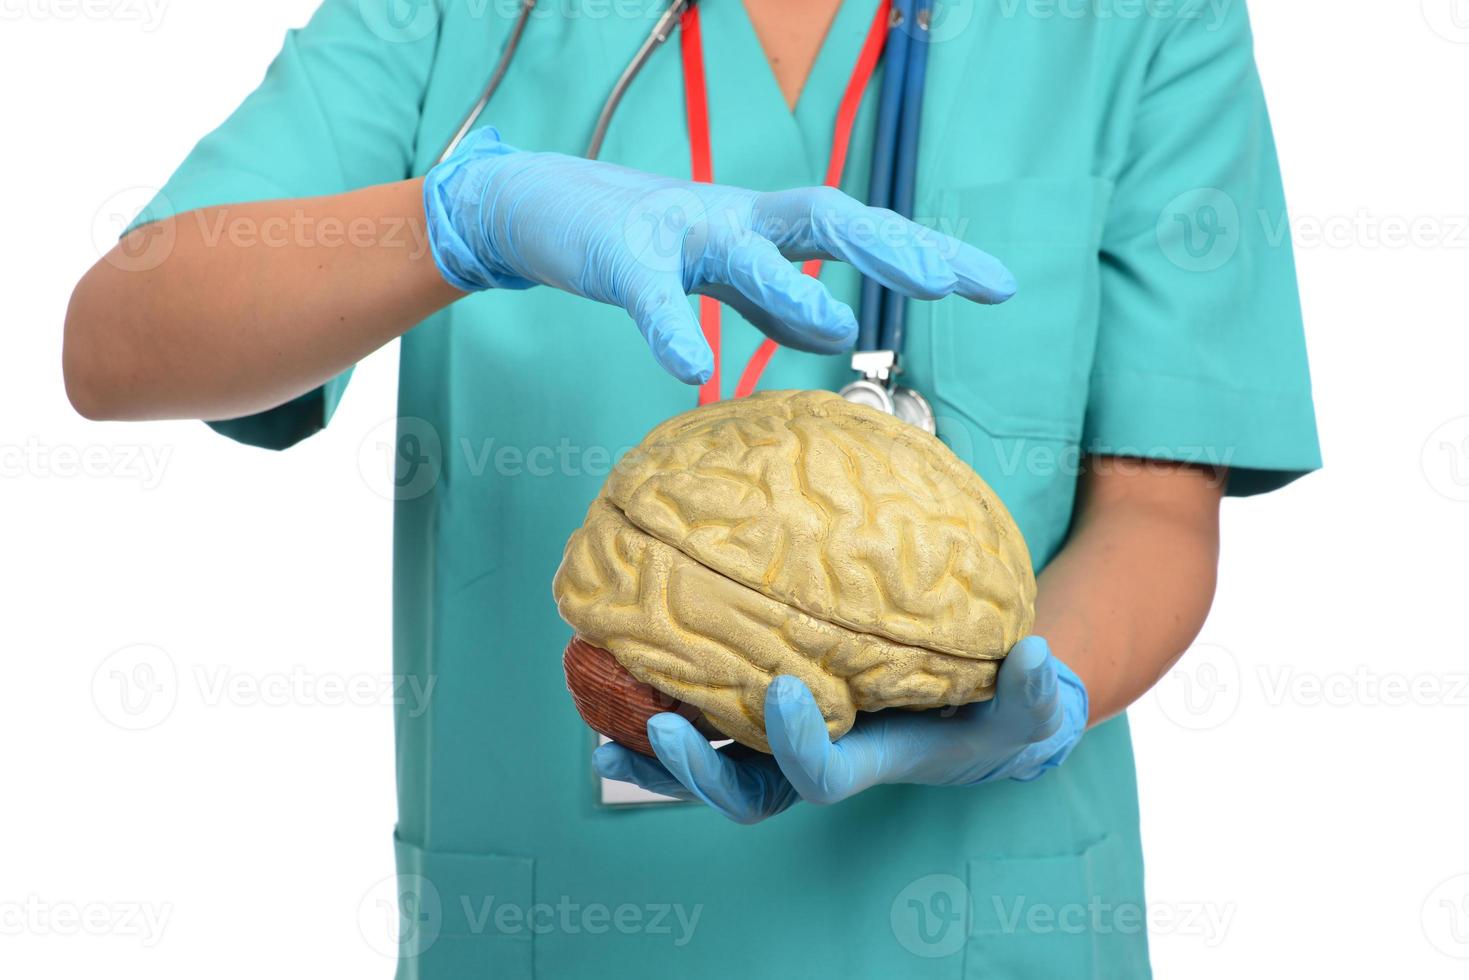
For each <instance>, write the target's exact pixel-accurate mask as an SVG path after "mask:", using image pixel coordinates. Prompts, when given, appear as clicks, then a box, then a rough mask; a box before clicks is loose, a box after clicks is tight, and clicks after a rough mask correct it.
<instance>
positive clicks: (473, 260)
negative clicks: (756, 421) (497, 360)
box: [423, 128, 1015, 384]
mask: <svg viewBox="0 0 1469 980" xmlns="http://www.w3.org/2000/svg"><path fill="white" fill-rule="evenodd" d="M423 196H424V208H425V212H426V214H427V217H428V237H429V244H430V246H431V247H432V249H433V255H434V261H435V262H436V263H437V265H438V267H439V271H440V272H442V273H443V276H444V278H445V279H447V280H448V281H449V283H450V284H452V285H453V286H455V287H457V288H459V289H462V290H465V291H466V292H473V291H476V290H481V289H490V288H499V289H525V288H528V287H530V286H533V285H536V284H538V283H541V284H545V285H549V286H555V287H556V288H558V289H564V290H566V291H568V292H571V293H575V294H576V295H578V296H586V297H589V298H591V299H595V300H599V301H601V302H603V303H611V304H613V305H616V306H620V307H622V308H624V309H625V310H627V311H628V313H630V314H632V317H633V319H634V320H636V321H637V325H638V328H639V329H640V330H641V331H642V332H643V336H644V338H645V339H646V340H647V341H648V346H649V347H651V348H652V350H653V356H654V357H656V358H657V360H658V363H659V364H661V365H662V366H663V367H664V368H665V369H666V370H667V371H669V373H671V374H673V375H674V376H675V377H677V378H678V379H680V380H681V381H684V382H687V383H690V384H701V383H703V382H704V381H706V380H708V378H709V376H710V375H711V374H712V372H713V370H714V357H713V354H712V353H711V352H710V350H709V345H708V344H707V343H705V341H704V335H703V332H702V331H701V330H700V329H699V322H698V319H697V318H696V317H695V316H694V312H693V310H692V309H691V308H690V305H689V303H688V301H687V299H686V297H687V295H688V294H689V293H702V294H705V295H708V296H712V297H714V298H716V299H718V300H720V301H721V302H723V303H727V304H729V305H730V306H732V307H733V308H735V309H736V310H737V311H738V312H739V313H741V314H742V315H743V316H745V318H746V319H748V320H749V321H750V322H751V323H753V324H754V325H755V326H757V327H759V328H760V329H761V330H762V331H764V332H765V333H766V334H767V335H768V336H769V337H771V338H772V339H774V340H776V341H778V342H779V343H781V344H784V345H786V346H787V347H792V348H795V349H796V350H804V351H812V352H815V353H823V354H834V353H838V352H840V351H843V350H846V349H847V348H849V347H851V346H852V343H853V340H854V339H855V337H856V332H857V321H856V318H855V317H854V316H853V315H852V311H851V309H850V308H849V307H848V306H847V305H846V304H844V303H841V302H838V301H837V300H836V299H835V298H834V297H833V296H832V295H831V294H830V293H829V292H827V289H826V287H825V286H823V285H822V284H821V283H820V282H819V281H817V280H816V279H814V278H812V277H810V276H806V275H803V274H802V273H801V272H800V271H799V270H798V269H796V268H794V267H793V266H792V265H791V262H792V261H800V260H804V259H809V258H835V259H841V260H842V261H845V262H850V263H851V264H852V265H854V266H856V267H857V268H858V269H859V270H860V271H861V272H862V273H863V274H864V275H867V276H871V277H873V278H874V279H877V280H878V281H879V282H881V283H882V284H883V285H884V286H887V287H888V288H890V289H894V290H896V291H898V292H901V293H904V294H906V295H908V296H913V297H916V298H919V299H938V298H940V297H942V296H947V295H949V294H950V293H958V294H959V295H960V296H964V297H966V298H968V299H972V300H975V301H977V302H980V303H1001V302H1004V301H1005V300H1007V299H1009V298H1010V297H1011V296H1012V295H1014V293H1015V280H1014V278H1013V277H1012V276H1011V275H1010V273H1009V271H1007V270H1006V269H1005V267H1004V266H1003V265H1001V264H1000V263H999V262H998V261H997V260H995V259H994V258H992V257H990V256H988V255H986V254H984V253H983V252H981V251H979V250H978V249H976V248H974V247H972V246H970V245H967V244H965V243H963V242H961V241H959V240H957V239H954V238H950V237H949V236H947V235H941V234H939V233H937V232H934V231H930V230H929V229H927V228H924V227H922V226H921V225H917V224H914V223H913V222H911V221H908V220H906V219H904V218H901V217H899V216H898V215H897V214H895V213H893V212H891V211H886V210H882V209H878V208H869V207H864V206H863V205H861V204H858V203H857V202H856V201H854V200H852V199H851V198H849V197H847V196H846V195H845V194H842V193H841V192H840V191H837V190H834V189H832V188H827V187H814V188H805V189H800V190H790V191H780V192H775V193H768V194H759V193H756V192H754V191H747V190H742V189H739V188H735V187H724V186H721V185H718V184H695V183H690V182H689V181H684V180H674V179H671V178H667V177H656V176H653V175H651V174H646V173H641V172H639V171H636V170H629V169H627V168H625V167H618V166H614V165H612V164H608V163H597V162H595V161H591V160H584V159H581V158H579V157H569V156H563V155H561V154H559V153H530V152H525V151H521V150H517V149H515V148H514V147H512V146H507V145H506V144H504V143H502V142H500V136H499V134H498V133H497V132H496V131H495V130H494V129H492V128H491V129H483V130H480V131H478V132H476V133H474V134H473V135H472V136H470V137H469V138H468V139H466V140H465V141H464V142H463V143H462V144H461V145H460V147H459V149H458V150H457V151H456V152H455V154H454V155H453V156H452V157H450V158H449V159H448V160H446V161H444V162H443V163H441V164H439V165H438V166H436V167H434V168H433V169H432V170H430V171H429V173H428V176H427V177H426V178H425V180H424V185H423Z"/></svg>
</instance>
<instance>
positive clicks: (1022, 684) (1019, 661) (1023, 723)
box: [991, 636, 1064, 745]
mask: <svg viewBox="0 0 1469 980" xmlns="http://www.w3.org/2000/svg"><path fill="white" fill-rule="evenodd" d="M1056 664H1057V661H1056V659H1055V658H1054V657H1053V656H1052V655H1051V648H1050V645H1049V644H1047V643H1046V641H1045V640H1043V639H1042V638H1041V637H1039V636H1028V637H1026V638H1025V639H1023V640H1021V641H1020V642H1019V643H1017V644H1015V648H1014V649H1013V650H1011V651H1010V654H1009V656H1007V657H1006V658H1005V661H1004V662H1003V663H1002V664H1000V676H999V679H998V680H997V681H996V689H995V709H994V714H993V715H992V716H991V719H992V723H993V724H996V725H998V726H999V727H1000V728H1001V729H1002V730H1003V731H1005V732H1007V733H1009V734H1010V735H1011V736H1012V737H1013V738H1015V739H1016V740H1017V741H1020V742H1023V743H1025V744H1027V745H1029V744H1034V743H1037V742H1043V741H1045V740H1046V739H1048V738H1050V737H1051V736H1052V735H1054V734H1056V732H1057V731H1059V730H1060V728H1061V724H1062V721H1063V720H1064V719H1063V716H1062V710H1061V692H1060V681H1059V678H1058V677H1057V673H1056Z"/></svg>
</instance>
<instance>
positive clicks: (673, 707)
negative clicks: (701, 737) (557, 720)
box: [561, 636, 701, 755]
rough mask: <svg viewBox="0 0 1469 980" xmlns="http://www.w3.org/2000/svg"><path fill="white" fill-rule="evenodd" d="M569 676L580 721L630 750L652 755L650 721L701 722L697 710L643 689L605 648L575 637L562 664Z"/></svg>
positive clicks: (646, 686) (568, 685)
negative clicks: (666, 717) (668, 716)
mask: <svg viewBox="0 0 1469 980" xmlns="http://www.w3.org/2000/svg"><path fill="white" fill-rule="evenodd" d="M561 666H562V668H563V669H564V670H565V671H566V689H567V690H568V691H570V692H571V699H572V701H574V702H575V703H576V710H577V711H578V712H580V714H581V716H582V720H583V721H585V722H586V723H587V726H588V727H589V728H591V729H592V730H593V731H595V732H600V733H601V734H603V735H606V736H607V737H608V738H610V739H612V740H613V741H614V742H618V743H620V744H622V745H626V746H627V747H628V748H630V749H636V750H637V751H639V752H641V753H643V754H644V755H652V754H653V747H652V746H651V745H650V744H648V719H649V718H651V717H653V716H654V715H656V714H659V713H660V712H664V711H672V712H674V713H675V714H680V715H683V716H684V717H685V718H687V719H688V720H689V721H691V722H699V721H700V720H701V719H700V717H699V709H698V708H695V707H694V706H693V705H690V704H684V703H683V702H682V701H679V700H677V699H676V698H672V697H669V696H668V695H667V694H664V693H663V692H662V691H659V690H658V689H657V688H655V687H653V686H652V685H651V684H644V683H643V682H642V681H640V680H638V679H637V678H636V677H634V676H633V675H632V674H629V673H628V672H627V668H625V667H623V666H622V665H621V664H619V663H618V662H617V658H616V657H614V656H612V654H610V653H608V652H607V651H606V650H603V649H602V648H601V647H596V646H592V644H590V643H588V642H587V641H586V640H583V639H582V638H581V637H579V636H573V637H572V638H571V642H570V643H568V644H567V645H566V653H565V654H564V655H563V656H562V658H561Z"/></svg>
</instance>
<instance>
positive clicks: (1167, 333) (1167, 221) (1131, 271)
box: [1083, 4, 1321, 496]
mask: <svg viewBox="0 0 1469 980" xmlns="http://www.w3.org/2000/svg"><path fill="white" fill-rule="evenodd" d="M1210 9H1212V10H1213V12H1212V13H1207V14H1206V13H1205V8H1204V7H1203V5H1199V6H1198V8H1197V9H1195V8H1191V7H1188V6H1184V7H1180V8H1179V11H1180V12H1179V14H1178V15H1177V19H1176V20H1174V21H1172V22H1171V23H1169V24H1168V26H1167V33H1166V35H1165V36H1164V37H1163V38H1162V39H1161V42H1160V44H1159V46H1158V47H1157V49H1156V50H1155V52H1154V54H1153V58H1152V61H1151V63H1150V65H1149V68H1148V71H1147V76H1146V79H1145V81H1144V84H1143V91H1142V95H1141V98H1140V100H1139V103H1138V105H1137V108H1136V116H1135V118H1134V120H1133V124H1132V132H1131V138H1130V145H1129V148H1128V151H1127V156H1126V159H1125V160H1124V162H1123V164H1122V166H1121V168H1120V170H1119V172H1118V173H1117V177H1116V186H1115V189H1114V192H1113V196H1112V199H1111V204H1110V209H1109V212H1108V215H1107V220H1106V224H1105V231H1104V234H1103V242H1102V269H1101V316H1100V326H1099V332H1098V337H1097V349H1096V355H1095V359H1094V361H1093V367H1092V376H1091V387H1090V395H1089V400H1088V404H1087V412H1086V422H1085V428H1084V433H1083V445H1084V446H1085V448H1086V450H1087V451H1088V452H1090V453H1095V454H1098V455H1118V456H1141V457H1145V458H1165V459H1181V460H1185V461H1189V462H1198V463H1203V464H1211V465H1217V466H1226V467H1228V468H1229V470H1230V478H1229V486H1228V491H1229V493H1230V494H1231V495H1237V496H1244V495H1249V494H1255V493H1262V492H1265V491H1268V490H1272V489H1275V488H1277V487H1280V486H1284V485H1285V484H1287V483H1289V482H1290V481H1291V480H1293V479H1295V478H1297V477H1299V476H1301V475H1302V474H1303V473H1306V472H1309V471H1311V470H1314V469H1317V468H1318V467H1319V466H1320V465H1321V458H1320V449H1319V447H1318V443H1317V436H1316V424H1315V415H1314V412H1313V409H1312V403H1311V389H1310V380H1309V372H1308V368H1307V363H1306V348H1305V340H1304V336H1303V329H1302V323H1301V313H1300V302H1299V299H1298V296H1297V291H1296V276H1295V263H1294V258H1293V255H1292V250H1291V240H1290V233H1289V223H1288V221H1287V219H1286V210H1285V200H1284V194H1283V191H1282V188H1281V179H1280V172H1279V166H1278V164H1277V162H1276V153H1275V145H1274V140H1273V137H1272V135H1271V129H1270V121H1269V117H1268V115H1267V112H1266V108H1265V98H1264V93H1263V91H1262V89H1261V85H1260V79H1259V77H1258V73H1257V71H1256V68H1255V60H1254V54H1253V47H1252V39H1251V36H1250V27H1249V22H1248V18H1247V14H1246V11H1245V6H1244V5H1243V4H1228V5H1225V7H1224V8H1223V9H1222V10H1220V9H1217V5H1211V7H1210ZM1195 14H1197V16H1195Z"/></svg>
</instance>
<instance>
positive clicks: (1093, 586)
mask: <svg viewBox="0 0 1469 980" xmlns="http://www.w3.org/2000/svg"><path fill="white" fill-rule="evenodd" d="M1090 469H1091V472H1090V473H1089V474H1088V476H1087V477H1086V478H1085V479H1084V481H1083V487H1082V496H1081V500H1080V502H1079V505H1078V514H1077V520H1076V524H1075V527H1074V528H1073V531H1072V534H1071V537H1070V539H1069V540H1068V541H1067V543H1066V545H1065V547H1064V548H1062V550H1061V552H1060V553H1059V554H1058V555H1057V556H1056V558H1055V560H1054V561H1052V562H1051V564H1050V565H1049V566H1048V567H1047V568H1046V569H1045V571H1044V572H1043V573H1042V575H1041V577H1040V594H1039V597H1038V600H1037V609H1036V626H1035V632H1036V633H1038V634H1040V635H1041V636H1044V637H1046V638H1047V640H1049V641H1050V643H1051V647H1052V649H1054V650H1055V651H1056V655H1057V656H1059V657H1060V658H1061V659H1062V660H1064V661H1065V662H1066V664H1067V665H1068V666H1070V667H1071V669H1072V670H1074V671H1076V673H1077V674H1078V675H1079V676H1080V677H1081V679H1082V681H1083V683H1085V684H1086V687H1087V691H1088V694H1089V695H1090V698H1091V719H1090V721H1091V723H1092V724H1096V723H1098V722H1101V721H1105V720H1106V719H1107V718H1110V717H1112V716H1113V715H1116V714H1119V713H1121V712H1122V711H1123V710H1124V709H1126V707H1127V706H1128V705H1129V704H1131V703H1132V702H1133V701H1136V700H1137V699H1138V698H1139V697H1141V696H1142V695H1143V694H1144V693H1146V692H1147V690H1148V689H1149V688H1151V687H1152V686H1153V684H1155V683H1156V682H1157V681H1158V679H1159V678H1161V677H1162V676H1163V674H1164V673H1166V672H1167V671H1168V669H1169V668H1170V667H1171V666H1172V665H1173V664H1174V663H1175V662H1176V661H1177V660H1178V658H1179V657H1180V656H1182V655H1183V652H1184V651H1185V650H1186V649H1187V647H1188V646H1189V644H1190V643H1192V642H1193V640H1194V638H1195V637H1196V636H1197V635H1198V631H1199V629H1200V628H1201V627H1202V626H1203V623H1204V619H1205V617H1206V616H1207V615H1208V612H1209V606H1210V604H1211V603H1212V602H1213V599H1214V586H1215V581H1216V576H1217V570H1218V560H1219V522H1218V509H1219V499H1220V496H1221V486H1222V482H1223V478H1222V475H1220V474H1216V473H1215V472H1214V471H1212V470H1205V469H1199V468H1195V467H1189V466H1172V465H1168V464H1158V463H1146V464H1145V463H1143V462H1141V461H1137V460H1122V459H1102V460H1094V461H1091V462H1090Z"/></svg>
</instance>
